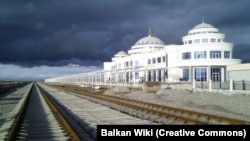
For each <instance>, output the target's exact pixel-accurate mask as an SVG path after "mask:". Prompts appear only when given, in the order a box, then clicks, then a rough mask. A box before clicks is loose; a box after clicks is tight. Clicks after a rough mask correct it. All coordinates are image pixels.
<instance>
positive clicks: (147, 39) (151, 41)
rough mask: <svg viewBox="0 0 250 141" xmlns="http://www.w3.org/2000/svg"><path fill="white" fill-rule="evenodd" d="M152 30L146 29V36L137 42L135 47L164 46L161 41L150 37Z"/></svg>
mask: <svg viewBox="0 0 250 141" xmlns="http://www.w3.org/2000/svg"><path fill="white" fill-rule="evenodd" d="M151 33H152V30H151V28H149V29H148V36H147V37H144V38H141V39H140V40H138V41H137V42H136V43H135V45H147V44H158V45H164V43H163V41H162V40H161V39H159V38H157V37H154V36H151Z"/></svg>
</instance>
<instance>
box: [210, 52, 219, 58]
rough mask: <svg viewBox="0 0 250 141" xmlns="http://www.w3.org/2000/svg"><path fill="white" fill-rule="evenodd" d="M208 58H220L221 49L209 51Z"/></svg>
mask: <svg viewBox="0 0 250 141" xmlns="http://www.w3.org/2000/svg"><path fill="white" fill-rule="evenodd" d="M210 58H211V59H213V58H221V51H210Z"/></svg>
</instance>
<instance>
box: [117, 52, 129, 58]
mask: <svg viewBox="0 0 250 141" xmlns="http://www.w3.org/2000/svg"><path fill="white" fill-rule="evenodd" d="M125 56H128V54H127V53H126V52H125V51H119V52H118V53H116V54H115V57H125Z"/></svg>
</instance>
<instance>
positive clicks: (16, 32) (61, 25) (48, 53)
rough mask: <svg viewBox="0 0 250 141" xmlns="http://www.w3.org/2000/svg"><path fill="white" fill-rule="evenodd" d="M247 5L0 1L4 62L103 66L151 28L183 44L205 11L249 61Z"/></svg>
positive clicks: (193, 0) (168, 0)
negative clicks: (183, 38)
mask: <svg viewBox="0 0 250 141" xmlns="http://www.w3.org/2000/svg"><path fill="white" fill-rule="evenodd" d="M249 4H250V2H249V1H247V0H242V1H226V0H222V1H217V0H207V1H200V0H190V1H181V0H174V1H173V0H159V1H155V0H145V1H135V0H126V1H125V0H102V1H97V0H91V1H86V0H73V1H69V0H60V1H53V0H43V1H27V0H26V1H1V5H0V63H3V64H17V65H20V66H24V67H33V66H40V65H48V66H63V65H67V64H69V63H74V64H79V65H83V66H88V65H96V66H98V65H99V66H100V65H102V62H103V61H110V58H111V57H112V56H113V55H114V54H115V53H117V52H118V51H120V50H128V49H130V47H131V46H132V45H133V44H134V43H135V42H136V41H137V40H139V39H140V38H142V37H144V36H147V34H148V33H147V30H148V28H149V27H151V28H152V29H153V34H154V35H155V36H157V37H159V38H160V39H162V40H163V41H164V42H165V44H181V43H182V41H181V38H182V36H184V35H186V33H187V31H188V30H189V29H191V28H192V27H193V26H195V25H197V24H199V23H201V21H202V17H203V16H204V17H205V22H207V23H209V24H212V25H214V26H215V27H216V28H218V29H220V31H221V32H222V33H224V34H226V40H227V41H228V42H232V43H234V44H235V46H237V48H236V47H235V57H239V58H240V59H244V61H245V62H246V61H249V60H250V59H249V57H248V55H247V54H249V44H250V41H249V40H248V39H247V38H248V37H249V36H248V35H249V33H248V31H250V30H248V31H246V30H245V31H244V30H241V31H242V32H241V33H239V31H240V29H249V25H250V21H249V19H250V17H249V14H248V9H249V7H248V5H249ZM240 36H243V37H244V38H241V37H240ZM246 37H247V38H246ZM242 43H243V44H242ZM242 51H244V52H242Z"/></svg>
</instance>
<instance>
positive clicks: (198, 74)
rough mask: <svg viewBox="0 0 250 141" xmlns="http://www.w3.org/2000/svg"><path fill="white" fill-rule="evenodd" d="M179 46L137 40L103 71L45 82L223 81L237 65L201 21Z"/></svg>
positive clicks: (216, 34) (225, 46)
mask: <svg viewBox="0 0 250 141" xmlns="http://www.w3.org/2000/svg"><path fill="white" fill-rule="evenodd" d="M182 42H183V44H181V45H174V44H171V45H166V44H165V43H164V42H163V41H162V40H161V39H159V38H158V37H155V36H153V35H152V33H151V30H150V29H149V33H148V35H147V36H145V37H143V38H141V39H139V40H138V41H137V42H136V43H135V44H134V45H132V46H131V48H130V49H129V50H128V51H127V52H126V51H123V50H121V51H119V52H117V53H116V54H115V55H114V56H113V57H112V58H111V61H110V62H104V63H103V70H100V71H96V72H89V73H82V74H75V75H69V76H62V77H57V78H49V79H46V80H45V82H65V83H70V82H75V83H117V84H122V83H142V82H144V81H154V82H180V81H181V82H192V81H194V80H195V81H209V80H211V81H215V82H218V81H221V82H223V81H227V80H228V79H229V78H228V74H227V73H228V71H227V68H230V67H228V66H230V65H237V64H238V65H240V64H241V60H240V59H236V58H233V48H234V46H233V44H232V43H228V42H226V41H225V35H224V34H223V33H220V32H219V29H217V28H215V27H214V26H212V25H210V24H208V23H205V22H202V23H200V24H198V25H196V26H194V27H193V28H191V29H190V30H189V31H188V32H187V35H185V36H183V37H182Z"/></svg>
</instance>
